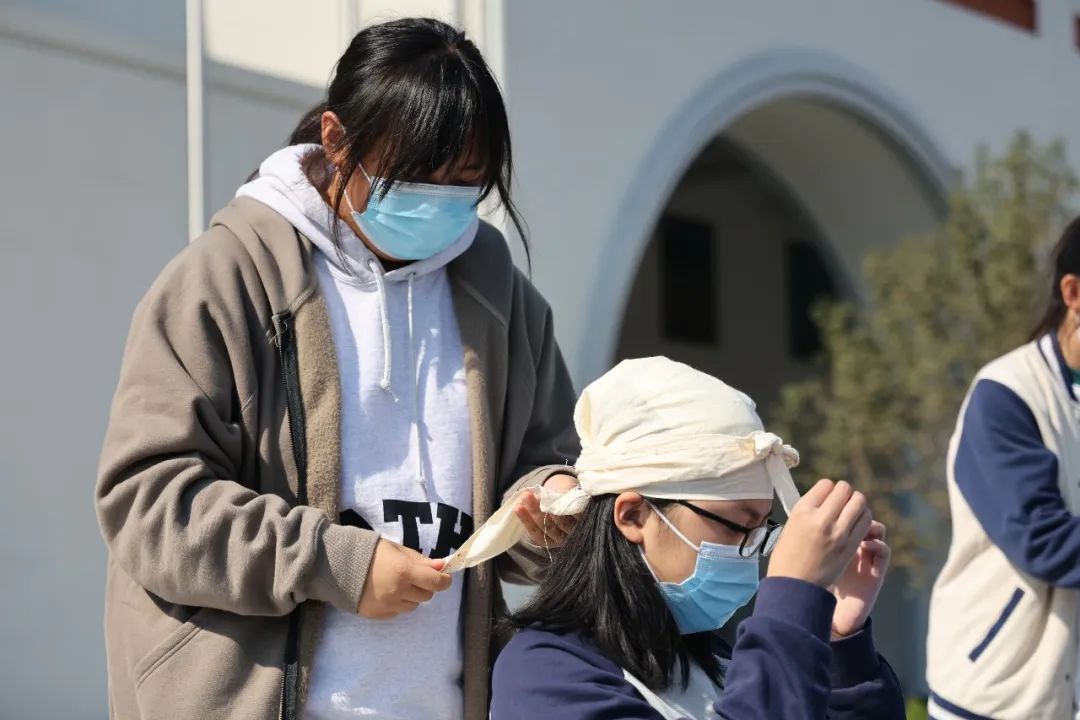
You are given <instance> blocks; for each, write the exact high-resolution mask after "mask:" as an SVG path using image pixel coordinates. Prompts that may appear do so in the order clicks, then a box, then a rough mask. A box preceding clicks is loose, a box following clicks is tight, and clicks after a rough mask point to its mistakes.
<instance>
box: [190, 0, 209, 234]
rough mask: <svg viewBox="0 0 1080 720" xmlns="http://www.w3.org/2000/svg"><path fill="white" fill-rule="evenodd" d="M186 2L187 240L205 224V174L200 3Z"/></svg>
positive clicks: (201, 230) (203, 228) (197, 0)
mask: <svg viewBox="0 0 1080 720" xmlns="http://www.w3.org/2000/svg"><path fill="white" fill-rule="evenodd" d="M186 2H187V74H186V82H187V174H188V239H191V240H193V239H195V238H196V237H198V236H199V235H200V234H202V232H203V230H205V229H206V228H205V225H206V210H205V207H206V205H205V202H206V198H205V192H206V188H205V186H206V176H205V172H206V170H205V168H204V158H205V154H204V151H203V137H204V130H205V124H206V122H205V118H204V114H203V3H202V0H186Z"/></svg>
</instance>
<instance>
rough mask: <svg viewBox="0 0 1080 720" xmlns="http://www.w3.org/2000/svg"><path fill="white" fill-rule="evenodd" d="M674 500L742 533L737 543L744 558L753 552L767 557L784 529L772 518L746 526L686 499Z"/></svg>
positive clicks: (729, 528)
mask: <svg viewBox="0 0 1080 720" xmlns="http://www.w3.org/2000/svg"><path fill="white" fill-rule="evenodd" d="M674 502H676V503H678V504H679V505H682V506H683V507H685V508H689V509H690V510H693V511H694V512H695V513H697V514H698V515H700V516H701V517H703V518H708V519H709V520H712V521H714V522H718V523H720V524H721V525H723V526H724V527H726V528H727V529H728V530H731V531H732V532H737V533H742V534H743V540H742V543H741V544H740V545H739V555H740V556H741V557H744V558H751V557H754V555H755V554H758V555H761V556H762V557H767V556H768V555H769V553H771V552H772V551H773V548H775V547H776V543H777V541H778V540H780V533H781V532H782V531H783V530H784V526H783V524H782V523H778V522H776V521H775V520H773V519H772V518H765V522H763V523H762V524H760V525H758V526H757V527H746V526H745V525H740V524H739V523H737V522H733V521H731V520H728V519H727V518H723V517H720V516H719V515H717V514H716V513H711V512H709V511H708V510H706V509H705V508H700V507H698V506H697V505H694V504H692V503H690V502H689V501H688V500H675V501H674Z"/></svg>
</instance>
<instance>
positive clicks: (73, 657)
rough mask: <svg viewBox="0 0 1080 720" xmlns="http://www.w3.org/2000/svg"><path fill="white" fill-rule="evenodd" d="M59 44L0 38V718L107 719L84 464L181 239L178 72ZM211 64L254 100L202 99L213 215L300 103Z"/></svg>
mask: <svg viewBox="0 0 1080 720" xmlns="http://www.w3.org/2000/svg"><path fill="white" fill-rule="evenodd" d="M61 41H65V42H66V40H64V38H56V37H51V38H50V37H48V36H40V35H36V34H34V33H32V32H28V33H25V34H22V35H20V34H17V32H16V28H13V27H12V26H11V25H7V26H4V27H3V28H2V32H0V88H3V89H4V97H3V101H2V102H0V133H2V136H3V137H4V138H5V142H4V160H3V165H2V167H0V218H3V229H2V231H0V237H2V238H3V241H2V246H0V253H2V254H0V306H2V307H4V308H5V311H6V314H5V327H4V331H3V337H4V339H3V340H2V341H0V347H3V349H4V352H3V353H2V356H0V357H2V359H0V365H2V370H3V378H4V380H3V383H4V395H5V398H4V401H5V407H6V410H7V411H6V412H5V413H4V414H3V419H2V420H0V423H2V426H0V458H2V460H0V463H2V479H3V483H4V487H5V488H6V490H7V495H6V497H5V499H4V501H3V502H0V567H2V568H3V574H4V578H5V579H4V581H3V583H2V589H0V617H2V618H3V620H2V621H0V717H3V718H73V719H74V718H103V717H105V715H106V704H105V662H104V647H103V642H102V633H101V624H102V596H103V592H104V579H105V548H104V545H103V543H102V541H101V537H100V535H99V533H98V529H97V523H96V520H95V518H94V514H93V504H92V493H93V488H94V478H95V469H96V464H97V457H98V452H99V450H100V442H101V438H102V434H103V432H104V428H105V423H106V418H107V413H108V406H109V401H110V398H111V395H112V391H113V388H114V386H115V382H116V377H117V373H118V369H119V361H120V356H121V352H122V349H123V342H124V337H125V335H126V332H127V325H128V322H129V320H130V318H131V312H132V310H133V308H134V306H135V303H136V302H137V301H138V298H139V297H140V296H141V294H142V293H143V292H144V291H145V290H146V288H147V287H148V286H149V284H150V283H151V282H152V280H153V278H154V276H155V275H156V274H157V272H158V271H159V270H160V269H161V268H162V267H163V266H164V264H165V263H166V262H167V261H168V259H169V258H170V257H172V256H173V255H174V254H175V253H176V252H178V251H179V250H180V249H181V248H182V247H183V246H184V244H185V242H186V240H187V229H186V228H187V219H186V217H187V215H186V174H185V144H184V143H185V134H184V133H185V131H184V86H183V80H182V76H181V74H180V67H179V65H178V63H176V62H170V56H169V55H168V54H165V55H164V56H163V57H164V59H163V60H160V61H159V62H151V63H149V64H147V63H143V62H142V61H141V60H140V59H139V57H141V56H138V55H132V56H129V57H128V58H127V59H126V60H124V59H123V58H118V57H116V55H117V54H118V53H117V52H116V50H117V48H115V47H114V48H107V47H105V48H103V47H86V46H83V47H79V46H68V48H67V49H61V48H58V47H56V46H55V44H54V43H59V42H61ZM220 70H221V72H218V73H217V76H219V77H220V76H224V77H225V78H226V79H231V80H232V81H238V82H239V83H240V84H241V85H244V86H246V87H248V89H249V90H248V93H247V94H242V93H237V92H235V91H233V90H231V89H228V88H224V87H221V86H220V85H218V86H215V87H213V88H212V89H211V93H210V96H209V98H208V106H209V107H208V148H209V149H208V203H207V204H208V206H210V207H218V206H220V205H221V204H222V203H224V202H225V201H226V200H227V199H228V197H230V196H231V195H232V193H233V192H234V190H235V187H236V185H237V184H238V183H239V182H240V181H242V180H243V178H244V177H245V176H246V175H247V174H248V173H249V172H250V171H251V170H252V169H254V168H255V167H256V166H257V165H258V162H259V161H260V159H261V158H262V157H263V155H264V154H265V153H266V151H267V150H268V149H270V148H273V147H275V146H277V145H279V144H280V142H281V140H282V138H283V137H284V136H285V134H286V133H287V132H288V131H289V130H290V129H291V125H292V123H294V122H295V120H296V118H297V117H298V115H299V113H300V109H301V108H302V107H304V102H306V101H307V100H308V99H310V98H311V97H313V94H310V92H307V93H305V91H304V90H303V89H302V88H295V87H290V86H287V85H281V84H277V83H276V82H275V81H269V80H267V79H265V78H257V77H252V78H247V77H238V76H237V75H236V73H232V74H230V72H229V71H228V69H220ZM252 89H254V90H255V92H253V90H252ZM274 95H276V96H278V97H276V98H275V97H272V96H274ZM283 98H291V99H288V100H285V99H283Z"/></svg>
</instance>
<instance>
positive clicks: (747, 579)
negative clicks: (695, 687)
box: [638, 503, 759, 635]
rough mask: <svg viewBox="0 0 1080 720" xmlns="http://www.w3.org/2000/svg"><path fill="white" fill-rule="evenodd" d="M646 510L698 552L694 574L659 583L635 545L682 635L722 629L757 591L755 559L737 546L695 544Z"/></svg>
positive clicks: (646, 560) (756, 563) (658, 512)
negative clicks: (674, 580) (676, 581)
mask: <svg viewBox="0 0 1080 720" xmlns="http://www.w3.org/2000/svg"><path fill="white" fill-rule="evenodd" d="M649 507H651V508H652V509H653V511H654V512H655V513H656V514H657V515H659V516H660V519H661V520H663V521H664V523H665V524H666V525H667V526H668V527H669V528H671V530H672V531H673V532H674V533H675V534H676V535H678V536H679V539H680V540H682V541H683V542H684V543H686V544H687V545H689V546H690V547H692V548H693V549H694V551H695V552H697V556H698V558H697V564H696V565H695V566H694V573H693V574H692V575H691V576H690V577H688V578H686V579H685V580H683V581H682V582H681V583H671V582H661V581H660V579H659V578H657V577H656V573H654V572H653V570H652V567H651V566H650V565H649V561H648V559H647V558H646V557H645V552H644V551H643V550H641V546H640V545H639V546H638V551H639V552H641V558H642V559H643V560H644V561H645V567H647V568H648V569H649V572H650V573H652V576H653V578H654V579H656V584H657V586H658V587H659V588H660V592H661V594H663V596H664V600H665V601H666V602H667V606H668V609H669V610H671V614H672V615H673V616H674V617H675V622H676V624H677V625H678V626H679V632H681V633H682V634H683V635H691V634H693V633H699V632H706V631H709V630H717V629H719V628H721V627H723V626H724V623H726V622H727V621H728V620H730V619H731V616H732V615H734V614H735V611H736V610H738V609H739V608H741V607H742V606H743V605H745V604H746V603H748V602H750V598H752V597H754V593H756V592H757V589H758V570H759V567H758V559H757V557H756V556H755V557H751V558H744V557H742V556H740V555H739V546H738V545H721V544H719V543H710V542H703V543H701V545H694V543H692V542H690V540H689V538H687V537H686V536H685V535H683V534H682V532H681V531H680V530H679V529H678V528H677V527H675V525H674V524H673V523H672V522H671V521H670V520H668V518H667V516H666V515H664V513H662V512H660V510H658V509H657V508H656V507H655V506H653V504H652V503H649Z"/></svg>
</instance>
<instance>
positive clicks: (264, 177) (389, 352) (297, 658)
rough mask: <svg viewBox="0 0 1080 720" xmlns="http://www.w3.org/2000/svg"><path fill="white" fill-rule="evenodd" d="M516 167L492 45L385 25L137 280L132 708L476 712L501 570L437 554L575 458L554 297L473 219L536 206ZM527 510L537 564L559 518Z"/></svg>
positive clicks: (555, 482) (117, 537)
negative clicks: (516, 178) (148, 275)
mask: <svg viewBox="0 0 1080 720" xmlns="http://www.w3.org/2000/svg"><path fill="white" fill-rule="evenodd" d="M511 169H512V162H511V149H510V137H509V131H508V126H507V119H506V110H505V108H504V105H503V100H502V98H501V96H500V93H499V90H498V87H497V85H496V82H495V80H494V78H493V77H492V75H491V73H490V71H489V70H488V68H487V66H486V65H485V63H484V61H483V59H482V57H481V56H480V53H479V52H478V50H477V49H476V47H475V46H474V45H473V44H472V43H471V42H470V41H469V40H467V39H466V38H465V37H464V35H462V34H461V33H460V32H458V31H456V30H454V29H453V28H451V27H449V26H447V25H445V24H443V23H440V22H437V21H434V20H417V19H410V20H401V21H396V22H391V23H386V24H383V25H378V26H374V27H370V28H368V29H366V30H364V31H362V32H360V33H359V34H358V35H357V36H356V37H355V38H354V39H353V41H352V43H351V44H350V45H349V48H348V49H347V50H346V52H345V54H344V55H343V56H342V57H341V59H340V60H339V62H338V64H337V68H336V71H335V74H334V78H333V81H332V82H331V84H330V87H329V92H328V96H327V99H326V102H325V103H323V104H322V105H320V106H319V107H317V108H315V109H314V110H313V111H312V112H310V113H309V114H308V115H307V116H306V117H305V118H304V119H303V120H302V121H301V123H300V126H299V127H298V128H297V130H296V131H295V132H294V133H293V136H292V139H291V142H290V145H289V147H286V148H285V149H283V150H281V151H279V152H276V153H274V154H273V155H271V156H270V157H269V158H267V159H266V161H265V162H264V163H263V164H262V166H261V167H260V170H259V173H258V176H257V177H255V178H254V179H252V180H251V181H250V182H249V183H248V184H247V185H244V186H243V187H241V188H240V190H239V192H238V193H237V198H236V199H235V200H234V201H233V202H231V203H230V204H229V205H228V206H227V207H226V208H225V209H224V210H222V211H221V212H220V213H218V214H217V215H216V216H215V217H214V219H213V221H212V223H211V228H210V230H209V231H208V232H207V233H205V234H204V235H203V236H202V237H200V238H198V239H197V240H195V241H194V242H193V243H192V244H191V245H190V246H189V247H188V248H186V249H185V250H184V251H183V252H182V253H180V255H179V256H178V257H177V258H176V259H175V260H174V261H173V262H172V263H170V264H169V266H168V267H167V268H166V269H165V270H164V272H163V273H162V274H161V276H160V277H159V278H158V279H157V281H156V282H155V283H154V285H153V287H152V288H151V289H150V291H149V292H148V293H147V295H146V296H145V297H144V298H143V300H142V302H141V303H140V304H139V307H138V309H137V311H136V313H135V318H134V321H133V324H132V328H131V333H130V337H129V340H128V345H127V350H126V352H125V356H124V362H123V367H122V370H121V376H120V382H119V387H118V390H117V393H116V397H115V400H114V404H113V409H112V416H111V420H110V425H109V429H108V433H107V437H106V440H105V446H104V451H103V457H102V461H101V468H100V477H99V480H98V485H97V493H96V505H97V511H98V517H99V520H100V524H101V528H102V532H103V534H104V536H105V540H106V542H107V544H108V547H109V554H110V561H109V573H108V589H107V598H106V639H107V650H108V661H109V686H110V690H109V694H110V706H111V714H112V716H113V717H117V718H216V717H222V718H224V717H258V718H267V717H278V716H280V717H283V718H290V719H291V718H297V717H306V718H338V717H350V718H352V717H356V716H357V715H364V716H365V717H371V718H380V717H381V718H390V717H394V718H419V717H423V718H448V719H449V718H463V717H464V718H470V719H476V720H480V718H485V717H487V700H488V684H489V680H488V675H489V668H490V658H489V650H488V648H489V644H490V643H489V641H490V626H491V619H492V616H493V613H494V611H495V610H496V608H498V607H499V604H500V597H499V592H498V587H499V583H498V579H497V576H496V575H497V573H495V572H493V570H492V569H491V568H488V567H486V566H480V567H478V568H476V569H474V570H472V571H470V572H469V573H468V574H467V575H465V576H464V577H462V576H455V577H454V578H451V576H450V575H448V574H446V573H444V572H442V562H441V561H438V560H433V559H431V558H442V557H445V556H446V555H448V554H450V553H451V552H453V551H454V550H455V549H456V548H457V547H458V546H459V545H460V544H461V542H462V541H463V540H464V538H467V537H468V536H469V534H470V533H471V531H472V529H473V526H474V524H476V523H478V522H482V521H483V520H484V519H485V518H486V517H487V516H488V515H490V514H491V513H492V512H493V510H494V509H495V508H496V507H497V506H498V505H499V504H500V503H501V501H502V499H503V498H504V497H510V494H512V493H514V492H515V491H516V490H517V489H518V488H521V487H526V486H530V485H538V484H544V483H546V484H547V487H553V488H555V489H566V488H568V487H571V486H573V484H574V479H573V478H572V477H570V476H568V475H566V474H565V471H564V468H565V466H566V464H567V463H572V462H573V461H574V459H575V457H576V453H577V448H576V438H575V435H574V432H573V427H572V423H571V411H572V406H573V402H574V394H573V391H572V388H571V385H570V381H569V378H568V375H567V372H566V368H565V366H564V364H563V361H562V359H561V356H560V353H559V349H558V347H557V345H556V343H555V340H554V335H553V331H552V320H551V312H550V309H549V307H548V305H547V304H546V302H545V301H544V300H543V298H541V297H540V295H539V294H538V293H537V291H536V289H535V288H534V287H533V286H532V285H531V284H530V283H529V281H528V280H527V279H526V277H525V276H524V275H523V274H522V273H521V272H519V271H518V270H517V269H515V267H514V265H513V263H512V261H511V257H510V253H509V251H508V249H507V247H506V244H505V242H504V240H503V238H502V236H501V235H499V233H498V232H497V231H495V230H494V229H493V228H491V227H490V226H488V225H486V224H484V223H482V222H479V221H478V219H477V204H478V203H479V202H480V201H481V200H483V199H484V198H485V197H487V196H489V195H491V194H492V193H494V195H495V196H496V197H497V198H498V199H499V200H500V201H501V202H502V205H503V207H504V208H506V210H507V211H508V213H509V215H510V217H511V218H512V219H513V221H514V223H515V225H519V222H518V219H517V215H516V213H515V211H514V206H513V203H512V202H511V199H510V193H509V187H510V178H511ZM517 502H518V503H519V506H518V507H517V508H516V512H518V513H519V516H520V517H521V518H522V520H523V522H525V523H526V526H527V527H528V529H529V531H530V539H531V541H532V545H521V546H518V547H517V548H515V550H514V551H513V552H512V553H511V554H510V555H508V556H505V557H504V558H503V559H502V560H501V561H500V565H499V568H498V570H499V573H498V575H499V576H501V577H503V578H507V579H511V580H519V581H525V580H528V579H529V578H532V577H534V576H535V574H536V571H537V569H538V568H539V567H540V564H541V563H542V562H544V561H546V558H547V553H546V552H544V551H543V550H538V549H537V546H542V545H548V546H553V545H558V544H559V543H560V542H561V541H562V539H563V537H564V536H565V531H566V530H567V529H568V527H567V524H566V522H565V521H564V520H562V519H559V518H551V519H549V520H545V519H544V518H543V517H542V515H541V513H540V511H539V504H538V502H537V501H536V500H535V498H534V497H533V496H532V495H529V494H526V496H525V497H523V498H522V499H520V500H518V501H517ZM560 523H561V524H560Z"/></svg>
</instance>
